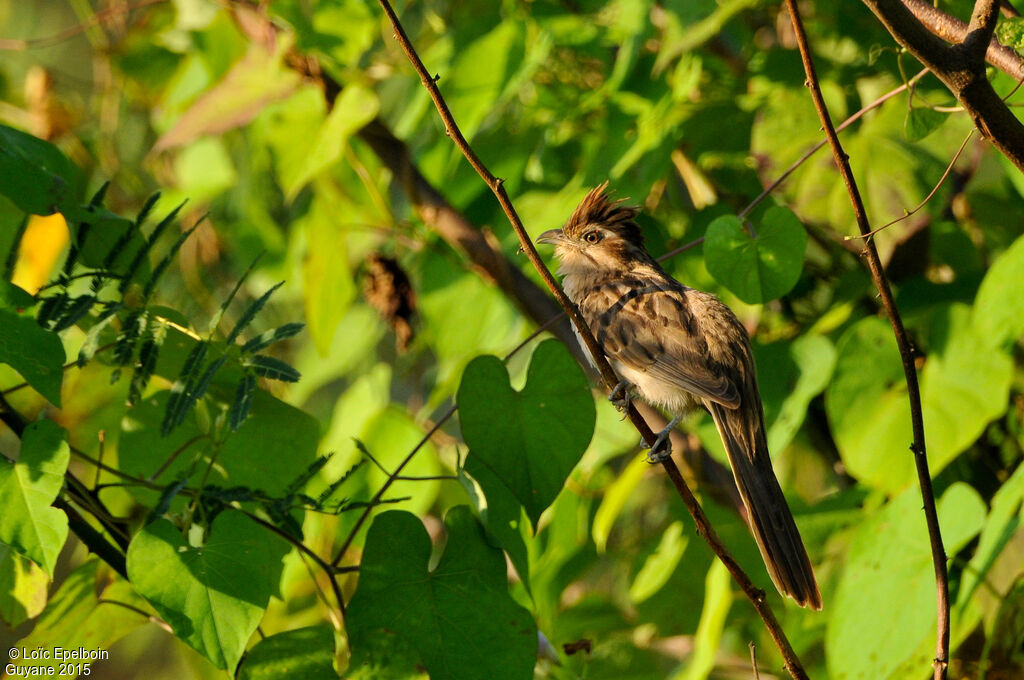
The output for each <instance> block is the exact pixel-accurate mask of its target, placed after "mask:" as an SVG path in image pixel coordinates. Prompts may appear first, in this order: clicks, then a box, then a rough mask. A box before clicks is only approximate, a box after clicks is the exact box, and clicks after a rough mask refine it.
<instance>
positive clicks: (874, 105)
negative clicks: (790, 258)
mask: <svg viewBox="0 0 1024 680" xmlns="http://www.w3.org/2000/svg"><path fill="white" fill-rule="evenodd" d="M927 73H928V69H922V70H921V71H920V72H919V73H918V74H917V75H915V76H914V77H913V78H910V79H909V80H907V82H905V83H903V84H902V85H900V86H899V87H897V88H895V89H893V90H889V91H888V92H886V93H885V94H883V95H882V96H881V97H879V98H878V99H876V100H875V101H873V102H871V103H870V104H867V105H866V106H864V107H863V108H862V109H861V110H860V111H857V112H856V113H854V114H853V115H852V116H850V117H849V118H847V119H846V120H844V121H843V122H842V123H841V124H839V125H838V126H837V127H836V132H842V131H843V130H845V129H846V128H848V127H850V126H851V125H853V124H854V123H855V122H857V121H858V120H860V119H861V118H862V117H863V116H864V114H866V113H867V112H869V111H872V110H874V109H877V108H878V107H879V106H881V105H882V104H884V103H885V102H887V101H889V100H890V99H892V98H893V97H895V96H896V95H898V94H900V93H901V92H904V91H906V90H908V89H909V88H911V87H913V86H914V85H916V84H917V81H919V80H921V78H923V77H924V76H925V75H927ZM826 144H828V140H826V139H823V140H821V141H820V142H818V143H817V144H815V145H814V146H812V147H811V148H809V149H808V150H807V151H805V152H804V154H803V155H802V156H800V158H798V159H796V160H795V161H793V164H792V165H790V166H789V167H788V168H786V170H785V172H783V173H782V174H781V175H779V176H778V178H777V179H776V180H775V181H774V182H772V183H771V184H769V185H768V186H767V187H765V189H764V191H762V192H761V193H760V194H758V195H757V198H755V199H754V200H753V201H751V202H750V204H749V205H748V206H747V207H746V208H744V209H743V210H741V211H740V213H739V215H738V217H739V218H740V219H741V220H742V219H743V218H744V217H746V216H747V215H749V214H750V211H752V210H753V209H754V208H755V207H756V206H757V204H758V203H760V202H761V201H763V200H764V199H765V198H766V197H767V196H768V195H769V194H770V193H772V192H773V191H775V190H776V189H777V188H778V187H779V185H780V184H782V183H783V182H785V181H786V180H787V179H788V178H789V176H790V175H791V174H793V172H794V171H795V170H796V169H797V168H799V167H800V166H801V165H803V164H804V163H805V162H806V161H807V159H809V158H810V157H811V156H813V155H814V154H816V153H817V152H818V151H819V150H821V149H822V148H823V147H824V146H825V145H826ZM675 252H676V251H672V254H675ZM666 257H668V256H666Z"/></svg>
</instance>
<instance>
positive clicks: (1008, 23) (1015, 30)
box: [996, 17, 1024, 52]
mask: <svg viewBox="0 0 1024 680" xmlns="http://www.w3.org/2000/svg"><path fill="white" fill-rule="evenodd" d="M996 37H997V38H999V42H1001V43H1002V44H1004V45H1006V46H1007V47H1012V48H1013V49H1015V50H1017V51H1018V52H1019V51H1021V50H1024V17H1000V19H999V23H998V24H996Z"/></svg>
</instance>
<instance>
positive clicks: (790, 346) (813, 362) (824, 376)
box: [754, 335, 836, 453]
mask: <svg viewBox="0 0 1024 680" xmlns="http://www.w3.org/2000/svg"><path fill="white" fill-rule="evenodd" d="M754 358H755V360H756V363H757V374H758V383H759V384H760V389H761V400H762V401H763V402H764V415H765V420H766V421H767V423H768V450H769V451H772V452H774V453H778V452H779V451H782V449H784V448H786V447H787V446H788V445H789V443H790V442H791V441H793V437H794V436H795V435H796V433H797V431H798V430H799V429H800V426H801V425H802V424H803V422H804V418H805V416H806V415H807V407H808V405H809V404H810V403H811V400H812V399H814V397H816V396H817V395H818V394H820V393H821V391H822V390H824V389H825V387H826V386H827V385H828V383H829V380H830V379H831V377H832V370H833V368H834V367H835V363H836V350H835V347H833V345H832V342H831V341H830V340H829V339H828V338H827V337H825V336H823V335H801V336H799V337H797V338H796V339H795V340H793V341H792V342H776V343H772V344H770V345H757V344H755V345H754Z"/></svg>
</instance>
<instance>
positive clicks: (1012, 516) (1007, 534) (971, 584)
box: [957, 465, 1024, 611]
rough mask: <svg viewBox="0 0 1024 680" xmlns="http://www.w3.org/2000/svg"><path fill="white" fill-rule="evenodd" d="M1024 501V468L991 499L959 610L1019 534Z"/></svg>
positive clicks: (965, 578)
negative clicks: (1015, 535)
mask: <svg viewBox="0 0 1024 680" xmlns="http://www.w3.org/2000/svg"><path fill="white" fill-rule="evenodd" d="M1022 500H1024V465H1019V466H1018V467H1017V471H1016V472H1014V473H1013V476H1011V477H1010V478H1009V479H1008V480H1006V481H1005V482H1003V485H1002V486H1001V487H999V491H997V492H996V495H995V496H993V497H992V511H991V512H990V513H989V515H988V517H987V518H986V519H985V528H984V529H982V531H981V539H980V540H979V541H978V547H977V548H976V549H975V551H974V556H973V557H971V561H970V563H969V564H968V565H967V567H966V568H965V569H964V573H963V578H962V579H961V581H960V592H959V593H958V594H957V609H958V610H960V611H963V608H964V607H966V605H967V603H968V601H969V600H970V599H971V596H972V595H973V594H974V591H975V590H976V589H977V588H978V586H979V585H981V583H982V582H983V581H984V579H985V575H986V574H988V572H989V569H991V568H992V565H993V564H994V563H995V561H996V558H997V557H998V556H999V553H1000V552H1002V550H1003V548H1005V547H1006V544H1007V543H1008V542H1009V541H1010V539H1011V538H1013V535H1014V534H1015V533H1016V532H1017V529H1018V527H1020V525H1021V522H1022V521H1024V517H1021V513H1020V510H1021V501H1022Z"/></svg>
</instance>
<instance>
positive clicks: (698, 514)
mask: <svg viewBox="0 0 1024 680" xmlns="http://www.w3.org/2000/svg"><path fill="white" fill-rule="evenodd" d="M379 3H380V6H381V8H382V9H383V10H384V13H385V14H386V15H387V17H388V19H389V20H390V21H391V26H392V28H393V29H394V31H395V39H396V40H397V41H398V43H399V44H400V45H401V47H402V49H403V51H404V52H405V54H406V56H407V57H408V58H409V61H410V62H411V63H412V65H413V68H414V69H415V70H416V72H417V73H418V74H419V76H420V80H421V81H422V82H423V86H424V87H425V88H426V89H427V91H428V92H429V93H430V97H431V99H433V101H434V105H435V106H436V108H437V110H438V113H439V114H440V116H441V119H442V120H443V121H444V126H445V130H446V132H447V134H448V136H449V137H450V138H451V139H452V141H453V142H454V143H455V145H456V146H457V147H458V148H459V150H460V151H461V152H462V154H463V155H464V156H465V157H466V160H468V161H469V163H470V165H472V166H473V168H474V169H475V170H476V171H477V174H479V175H480V177H481V178H482V179H483V180H484V182H485V183H486V184H487V186H488V187H489V188H490V189H491V191H492V192H493V193H494V195H495V197H496V198H497V199H498V203H499V204H501V207H502V209H503V210H504V211H505V215H506V216H507V217H508V219H509V222H510V223H511V225H512V228H513V229H514V230H515V232H516V235H517V236H518V237H519V242H520V245H521V247H522V249H523V251H524V252H525V253H526V255H527V257H528V258H529V260H530V262H531V264H533V266H534V268H535V269H536V270H537V273H538V274H540V276H541V278H542V279H543V280H544V283H545V284H546V285H547V287H548V288H549V289H550V290H551V292H552V293H553V294H554V296H555V299H557V300H558V303H559V304H560V305H561V306H562V308H563V309H565V311H566V313H567V314H568V315H569V318H570V319H571V320H572V322H573V324H574V325H575V327H576V329H577V331H578V333H579V335H580V336H581V338H582V340H583V343H584V345H585V346H586V347H587V349H588V351H589V353H590V355H591V357H592V358H593V359H594V361H595V363H596V364H597V368H598V370H599V371H600V373H601V377H602V378H603V380H604V383H605V387H606V388H607V389H609V390H611V389H613V388H614V387H615V385H616V384H618V382H619V381H618V377H617V376H616V375H615V372H614V371H613V370H612V368H611V366H610V365H609V364H608V361H607V359H605V356H604V352H603V351H602V350H601V347H600V345H599V344H598V343H597V340H596V339H595V338H594V336H593V334H592V333H591V331H590V329H589V328H588V327H587V324H586V322H585V321H584V320H583V318H582V316H581V315H580V313H579V310H578V309H577V308H576V306H575V305H574V304H573V303H572V301H571V300H569V298H568V297H567V296H566V295H565V293H564V291H562V289H561V287H560V286H559V285H558V282H557V281H555V279H554V277H553V276H552V275H551V272H550V271H548V269H547V267H546V266H544V263H543V261H542V260H541V259H540V255H538V254H537V250H536V249H535V248H534V247H533V242H532V241H531V239H530V237H529V235H528V234H527V233H526V229H525V228H524V227H523V224H522V221H521V220H520V219H519V215H518V214H517V213H516V211H515V208H514V207H513V206H512V202H511V201H510V200H509V197H508V194H507V192H506V191H505V188H504V186H503V185H502V181H501V180H500V179H498V178H497V177H495V176H494V175H492V174H491V172H490V170H488V169H487V167H486V166H485V165H484V164H483V162H482V161H481V160H480V158H479V157H478V156H477V155H476V153H475V152H474V151H473V149H472V148H471V147H470V146H469V144H468V143H467V142H466V139H465V137H464V136H463V135H462V132H461V131H460V130H459V128H458V125H457V124H456V123H455V119H454V117H453V116H452V114H451V111H450V110H449V109H448V105H447V104H446V103H445V101H444V98H443V97H442V96H441V92H440V90H439V89H438V87H437V83H436V81H435V80H434V78H433V77H432V76H431V75H430V73H429V72H428V71H427V69H426V67H425V66H424V65H423V62H422V60H420V57H419V55H418V54H417V53H416V50H415V48H414V47H413V45H412V43H411V41H410V40H409V37H408V36H407V35H406V33H405V29H404V28H403V27H402V24H401V22H400V21H399V19H398V16H397V15H396V14H395V12H394V10H393V9H392V7H391V4H390V3H389V2H388V0H379ZM627 417H628V418H629V419H630V421H631V422H632V423H633V425H634V426H635V427H636V428H637V430H638V431H639V432H640V435H641V436H642V437H643V438H644V441H648V442H651V441H654V432H653V431H652V430H651V428H650V426H649V425H648V424H647V422H646V421H645V420H644V418H643V416H641V415H640V413H639V411H637V410H636V407H635V406H633V405H632V404H631V405H629V407H628V410H627ZM662 465H663V466H664V468H665V471H666V472H667V473H668V475H669V478H670V479H671V480H672V482H673V484H674V485H675V487H676V490H677V491H678V492H679V494H680V496H681V497H682V498H683V502H684V503H685V504H686V506H687V509H688V510H689V511H690V513H691V514H692V515H693V519H694V522H695V523H696V527H697V532H698V533H699V534H700V535H701V536H702V537H703V538H704V539H705V540H706V541H707V542H708V544H709V545H710V546H711V548H712V550H714V552H715V554H716V555H718V558H719V559H720V560H721V561H722V562H723V564H725V566H726V568H728V570H729V572H730V573H731V574H732V576H733V578H734V579H735V580H736V581H737V583H738V584H739V585H740V587H741V588H742V589H743V592H744V593H745V594H746V595H747V597H748V598H749V599H750V601H751V602H752V603H753V605H754V608H755V609H756V610H757V612H758V614H760V615H761V618H762V619H763V620H764V623H765V626H766V627H767V628H768V630H769V632H770V633H771V635H772V638H773V639H774V640H775V643H776V644H777V645H778V647H779V650H780V651H781V653H782V657H783V659H784V661H785V664H786V668H787V670H788V671H789V672H790V674H791V675H792V676H793V677H794V678H806V677H807V674H806V672H805V671H804V669H803V667H802V665H801V664H800V660H799V659H798V658H797V656H796V653H795V652H794V651H793V648H792V646H791V645H790V644H789V640H788V639H787V638H786V636H785V633H784V632H783V631H782V628H781V626H779V623H778V621H777V620H776V619H775V615H774V613H773V612H772V610H771V608H770V607H769V606H768V605H767V603H766V600H765V596H764V592H763V591H761V590H759V589H757V588H756V587H755V586H754V584H753V582H752V581H751V580H750V578H749V577H748V576H747V574H746V573H745V572H744V571H743V570H742V569H741V568H740V566H739V564H738V563H737V562H736V560H735V559H733V557H732V556H731V555H730V554H729V552H728V551H727V550H726V548H725V546H724V545H723V544H722V542H721V541H720V540H719V539H718V536H717V535H716V534H715V532H714V529H713V528H712V527H711V524H710V523H709V522H708V520H707V517H706V516H705V515H704V511H703V509H702V508H701V507H700V504H699V503H698V502H697V499H696V498H694V496H693V493H692V492H691V491H690V489H689V487H688V486H687V485H686V482H685V481H683V478H682V476H681V475H680V473H679V468H678V467H676V464H675V462H674V461H673V460H672V459H671V458H669V459H667V460H665V461H664V462H663V463H662Z"/></svg>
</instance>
